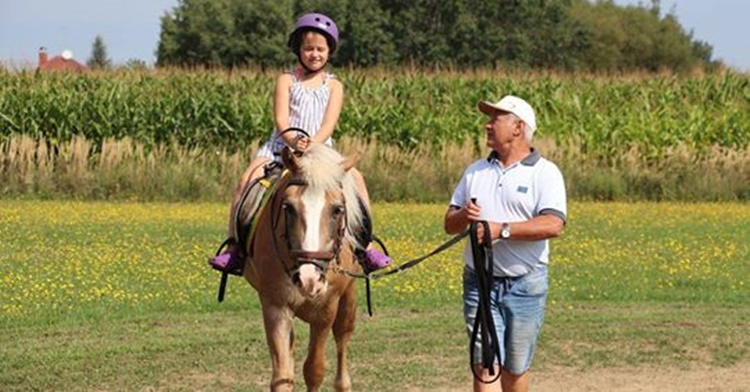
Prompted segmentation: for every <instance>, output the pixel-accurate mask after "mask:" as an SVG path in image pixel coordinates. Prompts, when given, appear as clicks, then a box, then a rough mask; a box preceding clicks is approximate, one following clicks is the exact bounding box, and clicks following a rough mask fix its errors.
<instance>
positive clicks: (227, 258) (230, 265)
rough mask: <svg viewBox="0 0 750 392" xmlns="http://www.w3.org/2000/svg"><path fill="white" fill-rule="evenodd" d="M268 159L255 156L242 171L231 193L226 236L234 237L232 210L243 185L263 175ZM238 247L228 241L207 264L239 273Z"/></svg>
mask: <svg viewBox="0 0 750 392" xmlns="http://www.w3.org/2000/svg"><path fill="white" fill-rule="evenodd" d="M268 161H270V159H268V158H266V157H258V158H255V159H254V160H253V161H252V162H251V163H250V165H249V166H248V167H247V169H245V172H244V173H242V177H240V181H239V184H237V189H235V191H234V194H233V195H232V205H231V207H230V208H229V219H228V222H229V223H228V225H227V236H228V237H229V238H234V237H235V232H234V227H235V223H234V210H235V209H236V208H237V207H238V206H237V204H238V203H239V202H240V197H242V192H243V191H244V190H245V186H247V184H248V183H250V182H251V181H253V180H255V179H257V178H260V176H262V175H263V166H264V165H265V164H266V163H268ZM235 239H236V238H235ZM239 249H240V248H239V247H237V244H234V243H231V242H230V244H229V246H228V247H227V249H226V250H225V251H224V252H223V253H222V254H220V255H216V256H213V257H211V258H210V259H209V264H210V265H211V266H212V267H213V268H215V269H218V270H220V271H224V272H229V273H232V274H236V275H239V274H240V272H241V268H239V266H240V265H241V262H242V261H243V259H242V258H241V255H240V252H239V251H238V250H239Z"/></svg>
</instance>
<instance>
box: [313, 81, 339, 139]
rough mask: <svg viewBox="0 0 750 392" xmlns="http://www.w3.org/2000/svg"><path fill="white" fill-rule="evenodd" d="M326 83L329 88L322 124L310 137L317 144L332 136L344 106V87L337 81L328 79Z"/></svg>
mask: <svg viewBox="0 0 750 392" xmlns="http://www.w3.org/2000/svg"><path fill="white" fill-rule="evenodd" d="M328 83H329V86H330V88H331V96H330V97H329V98H328V107H326V113H325V114H324V115H323V122H322V123H321V124H320V129H319V130H318V133H316V134H315V136H313V137H312V140H313V141H315V142H318V143H323V142H325V141H326V140H328V138H329V137H331V136H333V129H334V128H336V123H338V121H339V115H340V114H341V107H342V106H343V105H344V85H343V84H341V82H340V81H339V80H338V79H330V80H329V81H328Z"/></svg>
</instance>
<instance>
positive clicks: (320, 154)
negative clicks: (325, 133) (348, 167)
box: [299, 144, 362, 241]
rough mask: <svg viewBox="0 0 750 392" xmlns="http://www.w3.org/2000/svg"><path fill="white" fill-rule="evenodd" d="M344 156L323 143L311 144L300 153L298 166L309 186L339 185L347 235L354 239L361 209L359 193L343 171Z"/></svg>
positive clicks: (323, 188)
mask: <svg viewBox="0 0 750 392" xmlns="http://www.w3.org/2000/svg"><path fill="white" fill-rule="evenodd" d="M343 160H344V157H342V156H341V154H339V153H338V152H337V151H336V150H334V149H333V148H330V147H328V146H326V145H324V144H313V145H312V146H310V148H308V149H307V150H306V151H305V153H304V154H303V155H302V158H301V159H300V161H299V167H300V170H301V172H302V175H303V176H304V177H305V179H306V180H307V184H308V186H309V187H311V188H313V189H321V190H323V191H325V190H328V189H331V188H336V187H339V186H341V187H342V190H343V194H344V201H345V203H346V206H347V208H346V221H347V230H346V231H347V237H348V239H349V240H350V241H355V236H354V235H353V233H356V232H357V231H358V230H359V229H360V227H362V211H361V209H360V208H359V194H358V192H357V186H356V184H355V182H354V178H353V177H352V175H351V174H350V173H349V172H347V171H344V169H343V168H342V167H341V162H342V161H343Z"/></svg>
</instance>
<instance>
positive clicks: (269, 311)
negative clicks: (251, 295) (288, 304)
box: [261, 300, 294, 391]
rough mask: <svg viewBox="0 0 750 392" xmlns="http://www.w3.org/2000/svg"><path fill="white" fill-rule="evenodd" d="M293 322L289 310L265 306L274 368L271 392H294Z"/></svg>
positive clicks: (265, 319)
mask: <svg viewBox="0 0 750 392" xmlns="http://www.w3.org/2000/svg"><path fill="white" fill-rule="evenodd" d="M261 302H262V300H261ZM292 320H293V315H292V313H291V311H290V310H289V309H288V308H283V307H277V306H271V305H267V304H263V325H264V327H265V330H266V342H267V343H268V348H269V350H270V353H271V366H272V368H273V372H272V376H271V391H292V390H294V357H293V354H292V350H293V345H294V335H293V331H292V325H293V322H292Z"/></svg>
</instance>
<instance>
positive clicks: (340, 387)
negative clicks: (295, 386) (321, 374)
mask: <svg viewBox="0 0 750 392" xmlns="http://www.w3.org/2000/svg"><path fill="white" fill-rule="evenodd" d="M356 294H357V292H356V290H355V286H354V285H353V284H351V285H350V286H349V288H347V289H346V291H344V294H343V295H342V296H341V300H340V301H339V311H338V313H337V314H336V320H335V321H334V323H333V338H334V339H335V340H336V379H335V380H334V381H333V386H334V389H335V390H336V391H351V390H352V381H351V379H350V378H349V370H348V368H347V364H346V349H347V347H348V345H349V340H350V339H351V337H352V334H353V333H354V322H355V319H356V316H357V299H356Z"/></svg>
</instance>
